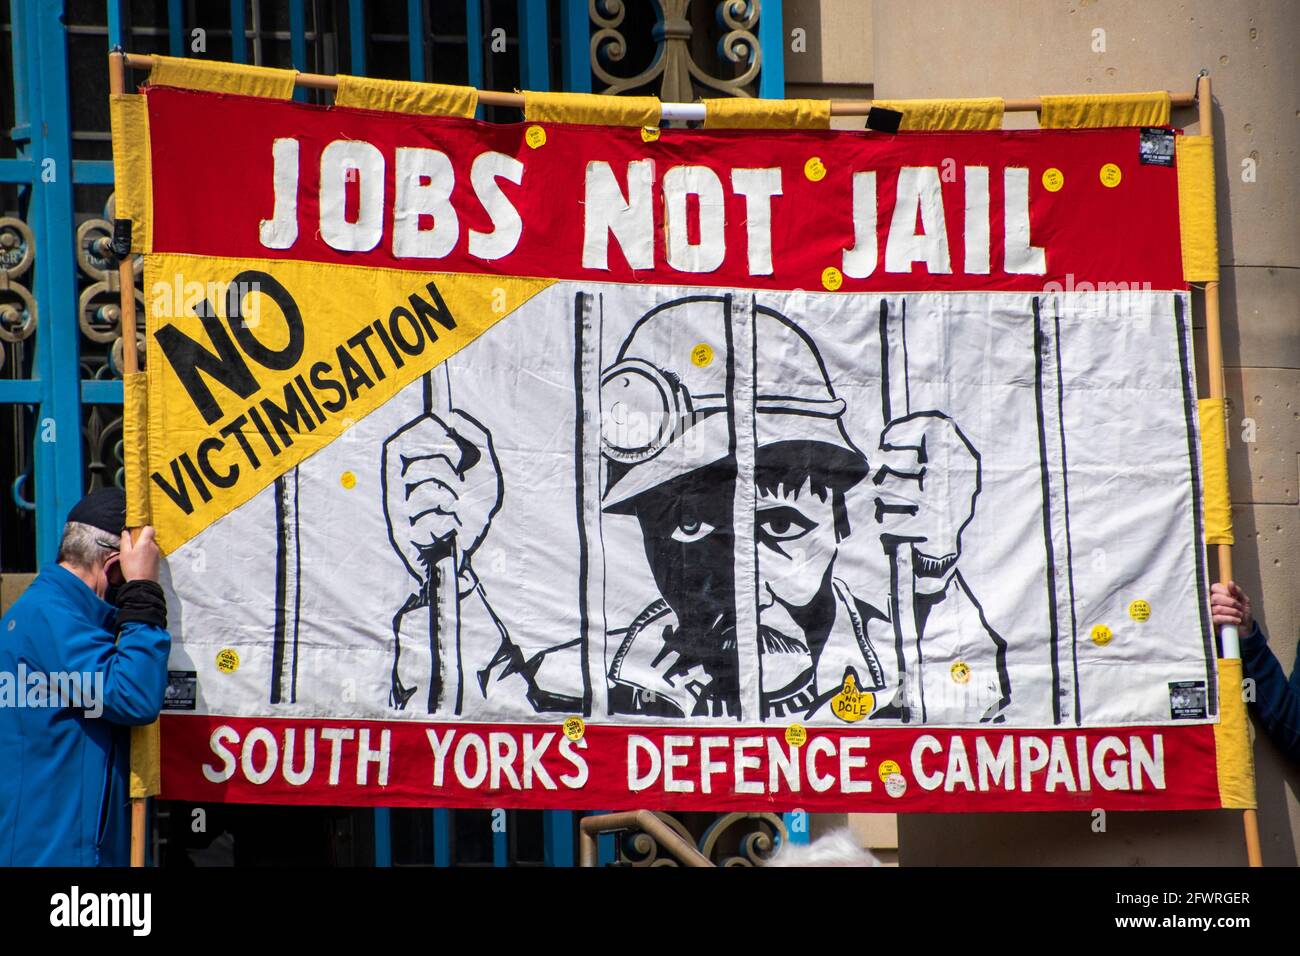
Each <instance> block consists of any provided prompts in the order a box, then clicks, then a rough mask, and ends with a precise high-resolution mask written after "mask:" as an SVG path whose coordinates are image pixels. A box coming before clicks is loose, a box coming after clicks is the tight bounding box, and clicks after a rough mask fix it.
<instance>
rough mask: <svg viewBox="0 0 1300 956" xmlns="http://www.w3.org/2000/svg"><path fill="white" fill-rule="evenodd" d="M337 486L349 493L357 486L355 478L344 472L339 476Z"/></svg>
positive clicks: (348, 472)
mask: <svg viewBox="0 0 1300 956" xmlns="http://www.w3.org/2000/svg"><path fill="white" fill-rule="evenodd" d="M339 484H340V485H342V486H343V487H344V488H346V489H348V491H351V490H352V489H353V488H355V487H356V486H357V476H356V475H354V474H352V472H350V471H345V472H343V474H341V475H339Z"/></svg>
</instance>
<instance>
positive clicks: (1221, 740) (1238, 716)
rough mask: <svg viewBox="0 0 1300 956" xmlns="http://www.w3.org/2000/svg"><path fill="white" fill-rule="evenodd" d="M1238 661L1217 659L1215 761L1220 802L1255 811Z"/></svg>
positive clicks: (1252, 768) (1251, 754)
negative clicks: (1217, 714)
mask: <svg viewBox="0 0 1300 956" xmlns="http://www.w3.org/2000/svg"><path fill="white" fill-rule="evenodd" d="M1241 690H1242V688H1241V661H1239V660H1220V661H1219V722H1218V723H1217V724H1215V725H1214V762H1215V767H1216V769H1217V771H1218V775H1219V803H1220V804H1221V805H1222V806H1223V807H1224V809H1227V810H1254V809H1255V807H1256V805H1257V804H1256V800H1255V755H1254V752H1253V751H1252V750H1251V744H1250V730H1249V727H1248V725H1247V722H1246V701H1245V700H1244V698H1243V696H1242V693H1241Z"/></svg>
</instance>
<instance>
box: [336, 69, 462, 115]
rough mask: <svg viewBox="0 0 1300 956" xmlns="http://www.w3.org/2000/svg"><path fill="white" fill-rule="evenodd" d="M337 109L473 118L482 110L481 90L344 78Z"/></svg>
mask: <svg viewBox="0 0 1300 956" xmlns="http://www.w3.org/2000/svg"><path fill="white" fill-rule="evenodd" d="M334 105H335V106H350V107H356V108H358V109H366V110H384V111H386V112H389V113H414V114H415V115H417V116H464V117H472V116H473V115H474V113H475V111H476V110H477V109H478V90H476V89H474V87H472V86H447V85H445V84H442V83H411V82H408V81H406V80H374V79H371V78H369V77H365V76H340V77H339V89H338V92H337V93H335V94H334Z"/></svg>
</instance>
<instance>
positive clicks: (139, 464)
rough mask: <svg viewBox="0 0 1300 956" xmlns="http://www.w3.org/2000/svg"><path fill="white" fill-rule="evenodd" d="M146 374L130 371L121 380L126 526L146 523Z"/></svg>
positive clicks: (147, 496) (147, 445) (133, 526)
mask: <svg viewBox="0 0 1300 956" xmlns="http://www.w3.org/2000/svg"><path fill="white" fill-rule="evenodd" d="M147 379H148V376H147V375H146V374H145V373H144V372H133V373H131V374H130V375H125V376H123V382H122V461H123V464H124V466H125V467H124V470H125V472H126V475H125V477H126V526H127V527H128V528H139V527H141V526H142V525H146V524H149V523H150V521H149V444H148V437H147V435H148V425H149V421H148V408H149V402H148V398H147V394H148V392H147V389H148V386H147V384H146V381H147Z"/></svg>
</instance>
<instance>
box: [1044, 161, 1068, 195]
mask: <svg viewBox="0 0 1300 956" xmlns="http://www.w3.org/2000/svg"><path fill="white" fill-rule="evenodd" d="M1064 185H1065V174H1064V173H1063V172H1061V171H1060V170H1059V169H1057V168H1056V167H1055V166H1052V167H1050V168H1049V169H1047V170H1046V171H1044V173H1043V188H1044V189H1046V190H1047V191H1048V192H1049V193H1054V192H1060V189H1061V187H1062V186H1064Z"/></svg>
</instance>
